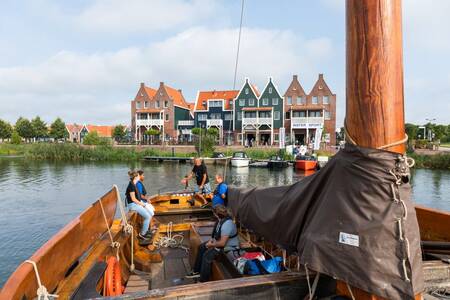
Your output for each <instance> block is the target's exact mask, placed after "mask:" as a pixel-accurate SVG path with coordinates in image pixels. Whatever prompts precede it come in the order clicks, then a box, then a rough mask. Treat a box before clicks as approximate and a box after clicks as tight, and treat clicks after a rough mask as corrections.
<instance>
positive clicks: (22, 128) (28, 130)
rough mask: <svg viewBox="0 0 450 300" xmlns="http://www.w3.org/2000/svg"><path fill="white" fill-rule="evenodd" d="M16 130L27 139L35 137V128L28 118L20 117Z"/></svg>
mask: <svg viewBox="0 0 450 300" xmlns="http://www.w3.org/2000/svg"><path fill="white" fill-rule="evenodd" d="M15 130H16V131H17V133H18V134H19V135H20V136H21V137H23V138H24V139H26V140H29V139H31V138H33V137H34V130H33V126H32V125H31V122H30V121H29V120H28V119H26V118H22V117H20V118H19V119H17V121H16V126H15Z"/></svg>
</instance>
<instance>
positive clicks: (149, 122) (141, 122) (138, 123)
mask: <svg viewBox="0 0 450 300" xmlns="http://www.w3.org/2000/svg"><path fill="white" fill-rule="evenodd" d="M163 124H164V120H163V119H144V120H140V119H137V120H136V126H163Z"/></svg>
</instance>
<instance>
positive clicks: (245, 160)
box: [231, 152, 250, 168]
mask: <svg viewBox="0 0 450 300" xmlns="http://www.w3.org/2000/svg"><path fill="white" fill-rule="evenodd" d="M249 164H250V158H249V157H248V156H247V154H246V153H245V152H235V153H233V157H232V158H231V166H233V167H238V168H239V167H248V165H249Z"/></svg>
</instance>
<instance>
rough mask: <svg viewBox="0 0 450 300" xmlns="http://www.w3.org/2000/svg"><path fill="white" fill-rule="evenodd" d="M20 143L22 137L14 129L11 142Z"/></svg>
mask: <svg viewBox="0 0 450 300" xmlns="http://www.w3.org/2000/svg"><path fill="white" fill-rule="evenodd" d="M20 143H22V138H21V137H20V135H19V134H18V133H17V131H15V130H14V131H13V132H12V133H11V144H15V145H19V144H20Z"/></svg>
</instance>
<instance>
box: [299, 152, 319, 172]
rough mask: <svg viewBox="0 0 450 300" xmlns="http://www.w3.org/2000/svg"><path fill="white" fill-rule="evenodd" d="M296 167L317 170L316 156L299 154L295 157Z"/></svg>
mask: <svg viewBox="0 0 450 300" xmlns="http://www.w3.org/2000/svg"><path fill="white" fill-rule="evenodd" d="M295 169H297V170H304V171H309V170H316V169H317V160H316V158H315V157H314V156H306V155H299V156H297V157H296V159H295Z"/></svg>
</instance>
